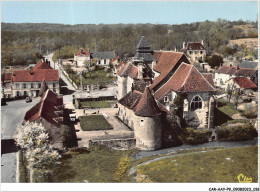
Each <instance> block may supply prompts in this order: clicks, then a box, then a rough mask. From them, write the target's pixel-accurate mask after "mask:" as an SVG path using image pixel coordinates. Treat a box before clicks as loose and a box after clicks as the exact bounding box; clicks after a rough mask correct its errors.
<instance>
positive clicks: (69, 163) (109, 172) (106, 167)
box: [51, 146, 136, 183]
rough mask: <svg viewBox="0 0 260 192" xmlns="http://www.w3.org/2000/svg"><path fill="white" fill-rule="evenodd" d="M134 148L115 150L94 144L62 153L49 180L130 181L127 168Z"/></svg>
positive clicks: (75, 181) (69, 181)
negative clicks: (58, 163) (88, 147)
mask: <svg viewBox="0 0 260 192" xmlns="http://www.w3.org/2000/svg"><path fill="white" fill-rule="evenodd" d="M135 152H136V150H128V151H115V150H112V149H108V148H106V147H101V146H95V147H91V148H90V149H78V151H77V150H72V149H71V151H69V152H67V153H65V154H63V157H62V159H61V162H62V163H61V164H60V165H58V166H57V167H56V168H55V169H54V174H53V175H52V178H51V182H68V183H72V182H73V183H77V182H84V181H85V182H86V181H87V182H92V183H94V182H95V183H97V182H130V180H129V178H128V177H127V170H128V166H129V162H130V157H131V156H132V155H133V154H134V153H135Z"/></svg>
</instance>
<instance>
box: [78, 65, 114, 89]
mask: <svg viewBox="0 0 260 192" xmlns="http://www.w3.org/2000/svg"><path fill="white" fill-rule="evenodd" d="M108 74H110V73H109V72H106V71H104V70H103V69H100V70H97V71H92V72H88V73H87V74H86V75H85V77H83V79H82V82H83V84H84V85H90V84H97V82H98V83H99V85H101V86H103V87H104V86H105V84H106V83H105V82H108V83H111V82H112V81H113V80H114V79H113V77H108V76H107V75H108Z"/></svg>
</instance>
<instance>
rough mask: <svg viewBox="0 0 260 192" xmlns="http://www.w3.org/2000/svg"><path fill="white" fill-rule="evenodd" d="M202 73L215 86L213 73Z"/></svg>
mask: <svg viewBox="0 0 260 192" xmlns="http://www.w3.org/2000/svg"><path fill="white" fill-rule="evenodd" d="M202 75H203V76H204V77H205V79H207V81H208V82H209V83H210V84H211V85H212V86H213V87H215V85H214V81H213V76H212V73H202Z"/></svg>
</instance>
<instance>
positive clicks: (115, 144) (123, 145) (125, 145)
mask: <svg viewBox="0 0 260 192" xmlns="http://www.w3.org/2000/svg"><path fill="white" fill-rule="evenodd" d="M135 143H136V141H135V138H129V139H110V140H89V146H92V145H105V146H106V147H109V148H112V149H123V150H129V149H133V148H135Z"/></svg>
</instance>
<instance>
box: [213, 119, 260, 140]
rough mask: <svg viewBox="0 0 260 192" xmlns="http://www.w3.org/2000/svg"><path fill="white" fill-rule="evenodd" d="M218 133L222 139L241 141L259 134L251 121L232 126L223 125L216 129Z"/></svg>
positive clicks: (219, 138)
mask: <svg viewBox="0 0 260 192" xmlns="http://www.w3.org/2000/svg"><path fill="white" fill-rule="evenodd" d="M216 134H217V136H218V140H220V141H241V140H247V139H253V138H255V137H257V136H258V133H257V131H256V129H255V128H254V126H253V125H252V124H251V123H247V124H245V125H239V126H232V127H230V126H229V127H224V126H222V127H220V128H218V129H217V130H216Z"/></svg>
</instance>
